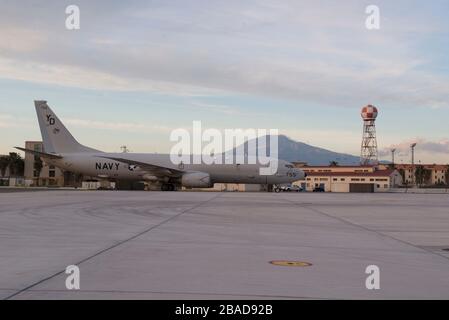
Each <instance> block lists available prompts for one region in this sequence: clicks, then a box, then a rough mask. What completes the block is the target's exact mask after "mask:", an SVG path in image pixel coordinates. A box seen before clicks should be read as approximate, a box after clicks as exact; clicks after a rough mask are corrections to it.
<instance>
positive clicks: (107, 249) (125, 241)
mask: <svg viewBox="0 0 449 320" xmlns="http://www.w3.org/2000/svg"><path fill="white" fill-rule="evenodd" d="M220 196H221V194H217V195H216V196H214V197H212V198H210V199H207V200H206V201H203V202H201V203H199V204H197V205H195V206H193V207H191V208H188V209H186V210H184V211H181V212H180V213H178V214H176V215H174V216H171V217H169V218H167V219H165V220H163V221H162V222H160V223H158V224H156V225H153V226H151V227H150V228H147V229H145V230H143V231H141V232H139V233H137V234H135V235H133V236H132V237H129V238H127V239H124V240H120V241H119V242H117V243H115V244H113V245H111V246H109V247H107V248H105V249H102V250H100V251H98V252H96V253H94V254H92V255H90V256H88V257H86V258H84V259H82V260H80V261H78V262H77V263H74V265H76V266H79V265H80V264H82V263H84V262H86V261H88V260H90V259H92V258H95V257H97V256H99V255H101V254H103V253H105V252H107V251H109V250H112V249H114V248H116V247H118V246H121V245H122V244H125V243H127V242H129V241H132V240H134V239H136V238H138V237H140V236H142V235H144V234H146V233H148V232H150V231H152V230H154V229H156V228H158V227H160V226H162V225H164V224H166V223H168V222H170V221H172V220H174V219H176V218H178V217H180V216H181V215H183V214H185V213H188V212H190V211H192V210H195V209H197V208H199V207H201V206H202V205H204V204H206V203H209V202H211V201H213V200H215V199H217V198H218V197H220ZM64 272H65V270H61V271H58V272H57V273H54V274H52V275H50V276H48V277H46V278H44V279H41V280H39V281H37V282H34V283H32V284H30V285H29V286H27V287H25V288H23V289H20V290H19V291H17V292H15V293H13V294H11V295H9V296H7V297H5V298H3V300H9V299H11V298H13V297H15V296H17V295H19V294H21V293H22V292H25V291H27V290H29V289H31V288H33V287H35V286H37V285H39V284H41V283H43V282H45V281H47V280H50V279H52V278H54V277H57V276H59V275H60V274H62V273H64Z"/></svg>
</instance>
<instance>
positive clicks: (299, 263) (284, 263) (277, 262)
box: [270, 260, 312, 267]
mask: <svg viewBox="0 0 449 320" xmlns="http://www.w3.org/2000/svg"><path fill="white" fill-rule="evenodd" d="M270 263H271V264H273V265H275V266H282V267H310V266H311V265H312V264H311V263H309V262H305V261H289V260H274V261H270Z"/></svg>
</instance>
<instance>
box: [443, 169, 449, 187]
mask: <svg viewBox="0 0 449 320" xmlns="http://www.w3.org/2000/svg"><path fill="white" fill-rule="evenodd" d="M444 180H446V191H447V188H448V187H449V164H448V165H447V166H446V172H445V173H444Z"/></svg>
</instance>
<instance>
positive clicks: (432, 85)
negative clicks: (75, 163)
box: [0, 0, 449, 110]
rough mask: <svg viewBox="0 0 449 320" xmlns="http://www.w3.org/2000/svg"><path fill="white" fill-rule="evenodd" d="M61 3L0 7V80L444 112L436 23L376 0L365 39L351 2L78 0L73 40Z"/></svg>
mask: <svg viewBox="0 0 449 320" xmlns="http://www.w3.org/2000/svg"><path fill="white" fill-rule="evenodd" d="M64 4H65V3H64V2H62V4H61V3H58V4H54V3H45V4H42V7H39V8H37V11H38V12H37V13H36V11H35V10H31V9H29V8H27V7H26V6H18V5H17V4H16V3H15V2H8V3H7V4H6V5H5V8H2V9H3V10H2V11H3V12H6V14H5V19H3V20H2V21H1V22H0V27H1V28H0V37H2V38H3V37H6V39H9V40H8V43H9V42H11V43H12V40H13V39H17V45H16V46H15V47H14V46H8V45H5V46H0V74H1V76H2V77H4V78H10V79H20V80H27V81H35V82H45V83H52V84H59V85H65V86H72V87H82V88H86V87H87V88H93V89H111V90H127V91H134V90H137V91H150V92H158V93H165V94H179V95H192V96H195V95H220V94H224V93H239V94H241V93H243V94H251V95H257V96H269V97H275V98H284V99H293V100H297V101H303V102H313V103H318V104H324V105H331V106H340V107H346V106H354V105H355V104H356V105H357V106H358V105H359V104H360V103H361V102H362V101H363V102H365V101H367V100H370V101H376V103H379V104H387V105H391V106H422V107H430V108H446V107H449V78H448V74H447V73H443V72H434V71H432V70H433V69H435V68H438V64H437V63H438V61H437V60H436V59H435V53H433V51H432V50H429V49H427V45H428V43H429V41H431V40H432V39H433V38H435V37H436V36H438V35H439V34H440V33H441V31H439V30H444V27H445V25H443V26H442V25H441V23H442V22H440V21H438V19H432V20H430V19H431V18H430V17H429V16H427V11H426V10H422V12H416V11H413V10H409V11H408V12H407V13H403V12H402V11H401V15H399V14H395V13H394V12H396V11H395V9H397V7H394V6H393V7H392V5H391V4H389V3H388V2H382V1H381V2H380V3H379V6H380V7H381V9H382V11H381V12H382V14H384V15H383V16H382V17H384V20H383V24H382V27H381V30H379V31H376V32H369V31H367V30H366V29H365V28H364V18H365V13H364V4H363V3H361V2H359V1H347V2H345V3H332V2H317V3H312V2H310V1H292V2H282V3H279V2H277V1H256V0H253V1H248V2H241V1H226V2H223V3H218V2H196V3H193V4H192V3H190V4H186V3H185V2H183V1H175V2H159V1H156V2H151V3H147V2H143V1H142V2H141V1H133V2H131V3H130V4H129V5H127V6H125V5H120V4H119V3H115V2H114V3H112V2H98V3H92V1H89V2H88V1H80V2H79V6H80V9H81V30H79V31H73V32H72V31H67V30H65V28H64V24H63V19H62V17H64V16H63V12H64V11H63V10H64ZM402 5H405V4H404V2H402V3H401V2H398V4H396V6H399V7H401V6H402ZM34 7H35V6H34ZM34 7H32V8H34ZM384 8H385V10H383V9H384ZM433 10H434V11H435V10H438V7H437V6H436V7H435V8H434V9H433ZM422 17H424V19H423V18H422ZM418 18H420V19H418ZM117 21H120V23H119V24H117ZM409 21H413V22H414V23H413V24H410V23H409ZM443 23H444V22H443ZM442 27H443V29H442ZM446 27H447V25H446ZM8 30H13V33H12V34H13V36H11V35H8ZM8 37H9V38H8ZM432 37H433V38H432ZM442 50H443V51H444V50H447V48H443V49H442ZM216 110H219V108H216Z"/></svg>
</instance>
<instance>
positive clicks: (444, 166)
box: [394, 163, 449, 170]
mask: <svg viewBox="0 0 449 320" xmlns="http://www.w3.org/2000/svg"><path fill="white" fill-rule="evenodd" d="M394 166H395V167H396V169H412V168H413V165H412V164H409V163H405V164H404V163H403V164H395V165H394ZM414 166H415V168H416V167H418V166H423V167H424V168H426V169H435V170H446V169H448V166H449V165H447V164H424V163H415V165H414Z"/></svg>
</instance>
